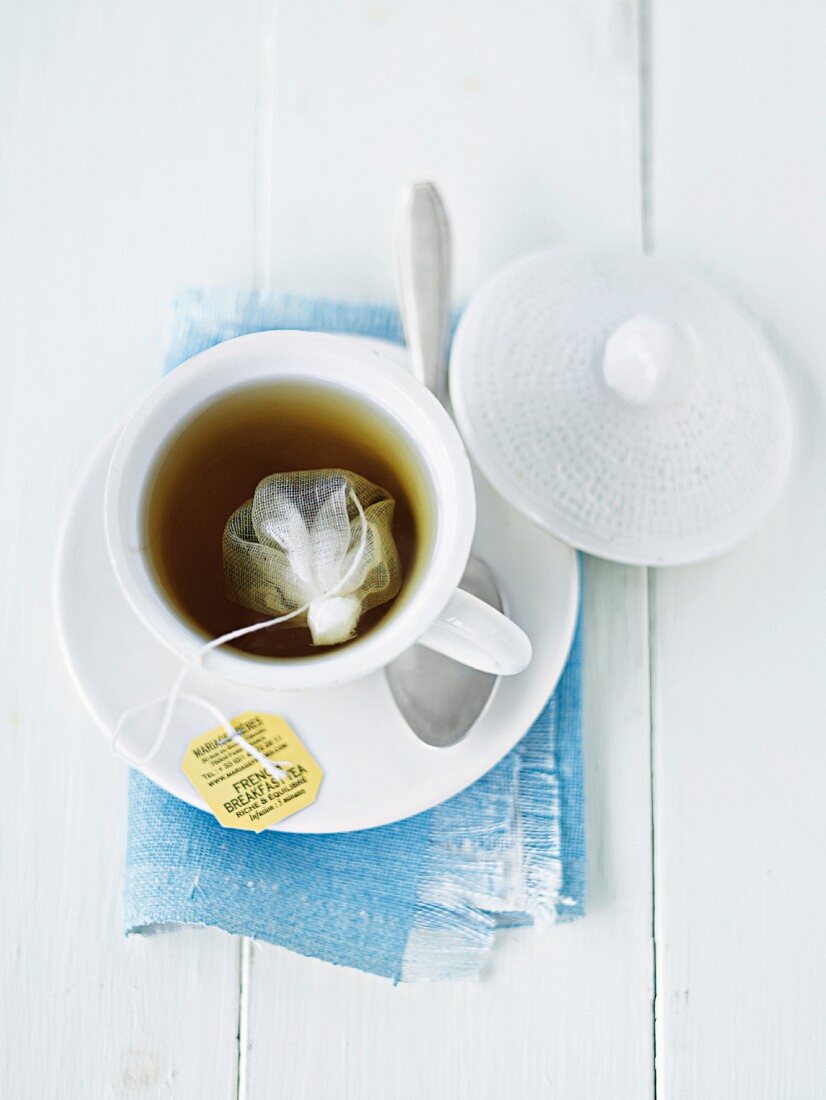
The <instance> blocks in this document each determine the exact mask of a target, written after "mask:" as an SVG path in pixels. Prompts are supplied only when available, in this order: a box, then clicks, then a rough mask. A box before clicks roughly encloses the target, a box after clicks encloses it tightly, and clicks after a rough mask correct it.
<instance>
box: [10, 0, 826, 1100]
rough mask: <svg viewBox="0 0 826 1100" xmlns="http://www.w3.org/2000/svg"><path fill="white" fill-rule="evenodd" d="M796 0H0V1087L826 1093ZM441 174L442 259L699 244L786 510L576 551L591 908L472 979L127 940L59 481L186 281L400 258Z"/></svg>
mask: <svg viewBox="0 0 826 1100" xmlns="http://www.w3.org/2000/svg"><path fill="white" fill-rule="evenodd" d="M824 56H826V9H824V7H823V5H822V4H818V3H817V2H816V0H790V2H789V3H787V4H777V3H773V2H770V0H749V2H748V3H746V2H745V0H716V2H712V0H576V2H574V0H510V2H508V3H506V2H505V0H475V2H471V0H438V2H437V0H384V2H380V0H376V2H372V0H360V2H356V0H339V2H334V0H293V2H287V0H283V2H277V0H260V3H259V2H256V0H118V2H117V3H115V2H114V0H108V2H107V0H64V2H63V3H59V2H58V0H6V3H5V4H3V5H2V7H0V150H1V152H0V157H1V158H2V169H1V170H0V263H1V264H2V267H1V268H0V272H1V273H0V347H2V370H1V373H0V387H2V389H1V390H0V418H1V423H2V431H0V449H1V450H2V466H1V467H0V469H2V475H0V476H2V496H0V515H2V516H3V520H4V523H3V531H2V537H1V538H0V546H2V567H1V568H0V585H1V586H2V589H1V591H2V614H0V629H2V637H3V643H2V644H3V649H2V652H3V662H2V724H0V731H2V732H1V733H0V736H2V739H3V741H2V743H3V746H4V751H3V768H2V796H1V797H0V830H1V832H0V859H1V860H2V866H1V867H0V921H2V928H1V929H0V931H1V932H2V934H1V935H0V957H2V972H0V998H2V1008H3V1014H2V1039H1V1041H0V1095H2V1096H3V1097H4V1098H8V1100H23V1098H29V1097H31V1098H37V1100H40V1098H43V1097H50V1098H51V1097H56V1098H57V1097H61V1098H62V1097H70V1098H75V1097H78V1098H84V1100H85V1098H87V1097H89V1098H91V1097H94V1098H97V1097H104V1096H116V1097H127V1096H128V1097H131V1096H141V1097H159V1096H175V1097H182V1098H185V1100H189V1098H193V1100H194V1098H197V1100H212V1098H213V1097H216V1098H217V1097H220V1098H231V1097H236V1096H237V1097H242V1098H244V1100H247V1098H252V1100H259V1098H261V1100H263V1098H265V1097H273V1096H277V1097H285V1098H290V1100H301V1098H313V1100H314V1098H323V1100H327V1098H335V1100H339V1098H342V1100H387V1098H391V1097H393V1098H395V1097H411V1098H412V1097H418V1096H420V1095H429V1096H435V1097H439V1098H442V1097H449V1098H461V1097H473V1098H479V1100H488V1098H489V1100H494V1098H496V1100H499V1098H500V1097H508V1098H509V1100H514V1098H529V1100H533V1098H538V1097H566V1098H577V1100H579V1098H588V1100H592V1098H593V1100H599V1098H607V1097H610V1098H611V1100H624V1098H633V1100H638V1098H646V1097H652V1096H654V1095H656V1096H657V1097H659V1098H660V1100H662V1098H665V1100H672V1098H690V1100H717V1098H720V1100H740V1098H743V1100H761V1098H767V1100H779V1098H794V1100H810V1098H812V1100H814V1098H819V1097H822V1096H823V1095H824V1094H826V1044H824V1042H823V1025H824V1016H825V1015H826V1012H825V1008H826V1004H825V1002H826V994H824V989H826V956H825V955H824V935H823V929H824V903H825V902H826V885H824V877H823V849H822V844H823V839H822V838H823V833H824V824H826V812H825V810H824V808H825V807H826V799H825V798H824V796H823V793H822V790H823V782H824V776H823V769H824V766H825V765H826V750H824V735H825V734H826V690H824V682H825V681H826V666H824V657H825V656H826V583H825V582H824V569H826V560H825V559H824V549H823V547H824V536H826V432H825V431H824V428H823V419H822V418H823V401H824V397H826V355H825V354H824V353H826V313H824V304H823V303H824V290H825V289H826V287H825V286H824V256H826V141H824V132H823V108H824V102H826V98H825V97H826V64H824ZM417 176H432V177H433V178H435V179H436V180H437V181H438V182H439V184H440V185H441V186H442V188H443V190H444V192H445V195H446V197H447V200H448V203H449V205H450V207H451V211H452V214H453V219H454V223H455V231H456V238H457V246H458V249H459V257H458V268H459V270H458V284H459V285H458V290H459V292H460V293H461V294H462V295H463V296H465V295H466V294H467V293H468V292H469V291H470V290H471V289H472V288H473V287H474V286H476V285H477V284H478V282H479V280H480V279H481V278H483V277H484V276H486V275H488V274H489V273H491V272H492V271H493V270H494V269H496V268H497V266H499V265H500V264H501V263H503V262H504V261H506V260H508V259H510V258H511V257H513V256H515V255H517V254H519V253H521V252H523V251H525V250H528V249H531V248H533V247H536V246H539V245H543V244H547V243H551V242H563V241H587V242H607V243H625V244H628V245H639V244H640V243H642V244H644V245H645V246H646V247H648V248H649V249H651V250H653V251H655V252H656V253H663V254H669V255H673V256H677V257H684V258H687V259H690V260H691V261H693V262H697V263H700V264H701V265H703V266H704V267H706V268H707V269H708V270H709V272H711V273H713V274H714V276H715V277H716V278H717V280H718V281H719V282H720V283H721V284H722V285H723V286H724V287H727V288H728V289H729V290H730V291H731V292H733V293H734V294H736V295H737V296H739V297H740V298H741V300H742V301H743V302H744V303H745V304H746V305H747V306H748V307H750V308H751V309H752V310H753V311H755V312H756V313H757V315H758V316H759V318H760V319H761V320H762V322H763V323H764V325H765V327H766V329H767V331H768V332H769V334H770V336H771V337H772V338H773V340H774V342H775V344H776V346H777V348H778V349H779V351H780V352H781V353H782V355H783V356H784V358H785V360H786V362H787V364H788V369H789V374H790V377H791V380H792V386H793V389H794V393H795V397H796V400H797V401H798V403H799V410H800V411H799V417H800V420H799V428H800V446H799V454H798V457H797V464H796V468H795V472H794V477H793V483H792V486H791V488H790V490H789V492H788V494H787V496H786V499H785V502H784V504H783V506H782V508H781V509H780V510H779V511H778V513H777V514H776V516H775V517H774V518H773V519H772V520H771V521H770V523H769V524H768V525H767V526H766V527H765V528H764V529H763V530H762V531H761V532H760V533H759V535H758V536H757V537H755V538H754V539H753V540H752V541H750V542H749V543H748V545H745V546H743V547H742V548H741V549H739V550H737V551H736V552H734V553H731V554H729V555H727V556H725V557H724V558H722V559H721V560H719V561H716V562H714V563H711V564H708V565H705V566H701V567H698V568H693V569H679V570H673V571H668V572H658V573H655V572H648V573H646V572H645V571H644V570H638V569H628V568H619V567H614V566H610V565H606V564H600V563H598V562H589V563H588V566H587V571H586V592H587V597H586V634H587V647H588V648H587V713H586V728H585V738H586V763H587V796H588V840H589V847H590V857H589V894H590V908H589V914H588V917H587V919H586V920H584V921H582V922H580V923H578V924H576V925H573V926H570V927H565V928H557V929H550V930H548V931H546V932H542V933H538V932H535V931H523V932H520V933H514V934H512V935H510V936H508V937H507V938H505V940H504V942H503V943H502V945H501V948H500V949H499V950H498V951H497V952H496V956H495V958H494V960H493V964H492V970H491V974H490V976H489V977H488V978H487V980H486V981H485V982H483V983H482V984H481V985H479V986H464V985H455V986H434V987H403V988H398V989H393V988H392V987H391V986H390V985H389V984H388V983H386V982H384V981H382V980H379V979H376V978H373V977H369V976H366V975H362V974H359V973H353V972H350V971H345V970H339V969H335V968H333V967H331V966H328V965H325V964H322V963H320V962H315V961H308V960H304V959H299V958H296V957H294V956H292V955H289V954H288V953H286V952H285V951H282V950H279V949H276V948H270V947H266V946H264V947H260V946H253V947H250V946H249V945H247V944H244V943H242V942H239V941H238V940H235V939H232V938H230V937H229V936H226V935H223V934H221V933H219V932H216V931H204V930H201V931H181V932H178V933H175V934H173V935H168V936H162V937H158V938H156V939H152V940H141V939H133V940H131V941H128V942H127V941H125V940H124V939H123V938H122V936H121V923H120V911H119V908H120V889H121V876H122V863H123V845H124V817H125V805H124V795H125V772H124V770H123V768H122V766H121V765H120V764H119V763H118V762H117V761H116V760H115V759H113V758H111V757H110V756H109V755H108V753H107V751H106V749H105V747H104V745H103V743H102V741H101V740H100V738H99V736H98V734H97V733H96V731H95V730H94V729H93V727H92V723H91V721H90V720H89V718H88V717H87V716H86V715H85V714H84V712H83V711H82V709H81V707H80V704H79V703H78V702H77V701H76V699H75V697H74V694H73V691H72V689H71V686H70V684H69V681H68V678H67V675H66V673H65V672H64V670H63V668H62V665H61V662H60V659H59V655H58V653H57V647H56V644H55V642H54V640H53V631H52V623H51V614H50V602H49V570H50V564H51V558H52V551H53V542H54V536H55V530H56V526H57V520H58V515H59V512H60V511H61V509H62V505H63V503H64V499H65V495H66V493H67V491H68V487H69V485H70V484H71V481H72V479H73V477H74V475H75V474H76V472H77V469H78V467H79V464H80V462H81V460H82V458H83V456H84V455H85V453H86V451H87V450H88V449H89V447H90V446H91V444H92V443H93V442H94V440H95V439H96V438H97V437H98V436H99V435H100V434H101V433H102V432H103V431H104V429H105V427H106V425H107V424H108V423H109V422H110V421H111V419H112V417H113V416H114V415H115V414H116V413H117V412H118V411H120V410H122V409H123V408H124V407H125V405H126V404H127V402H128V401H129V400H130V399H132V398H133V397H135V396H136V395H137V394H139V393H140V392H141V391H142V390H143V389H144V388H145V387H146V386H148V385H149V384H150V383H151V382H152V381H153V380H154V378H155V377H156V376H157V373H158V369H159V364H158V362H157V361H156V359H155V358H154V355H153V354H152V353H150V350H149V349H151V348H152V347H154V342H155V338H156V337H157V334H158V333H159V331H160V330H161V326H162V324H163V319H164V316H165V311H166V309H167V307H168V304H169V302H170V301H171V299H172V298H173V297H174V295H175V293H176V292H177V291H178V290H179V289H181V288H184V287H186V286H189V285H193V284H207V285H210V284H219V283H228V284H234V285H242V286H253V285H257V286H262V287H266V286H279V287H280V286H284V287H287V288H291V289H295V290H299V291H306V292H312V293H328V294H332V295H339V296H347V297H351V298H375V299H384V300H386V299H388V298H389V297H390V296H391V293H392V269H391V241H390V232H391V220H392V209H393V203H394V199H395V195H396V192H397V188H398V187H399V185H400V184H402V183H403V182H405V181H406V180H408V179H410V178H413V177H417Z"/></svg>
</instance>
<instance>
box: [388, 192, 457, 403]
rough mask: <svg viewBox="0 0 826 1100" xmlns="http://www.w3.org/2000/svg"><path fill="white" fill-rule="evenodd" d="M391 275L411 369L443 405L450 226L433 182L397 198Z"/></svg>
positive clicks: (447, 320) (448, 301) (448, 313)
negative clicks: (395, 282)
mask: <svg viewBox="0 0 826 1100" xmlns="http://www.w3.org/2000/svg"><path fill="white" fill-rule="evenodd" d="M396 273H397V278H398V285H399V302H400V304H401V314H402V325H403V326H404V335H405V339H406V341H407V347H408V350H409V352H410V359H411V362H412V366H413V373H414V374H415V375H416V377H417V378H418V379H419V381H420V382H422V383H423V384H424V385H425V386H427V388H428V389H429V390H432V392H433V393H435V394H436V396H437V397H438V398H439V400H440V401H441V402H443V403H444V401H445V396H446V386H445V381H446V375H447V364H446V355H447V339H448V331H449V327H450V228H449V225H448V220H447V212H446V211H445V207H444V203H443V202H442V199H441V196H440V195H439V192H438V191H437V189H436V186H435V184H433V183H429V182H419V183H413V184H411V185H410V186H409V187H407V188H406V189H405V191H404V193H403V194H402V197H401V200H400V202H399V207H398V213H397V219H396Z"/></svg>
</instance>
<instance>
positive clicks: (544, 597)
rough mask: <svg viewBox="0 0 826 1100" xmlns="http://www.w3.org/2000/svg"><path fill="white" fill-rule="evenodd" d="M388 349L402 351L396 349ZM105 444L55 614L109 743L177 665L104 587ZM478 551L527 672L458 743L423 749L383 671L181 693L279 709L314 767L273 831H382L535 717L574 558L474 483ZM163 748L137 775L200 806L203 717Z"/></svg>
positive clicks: (86, 484)
mask: <svg viewBox="0 0 826 1100" xmlns="http://www.w3.org/2000/svg"><path fill="white" fill-rule="evenodd" d="M394 354H396V355H399V350H398V349H394ZM113 446H114V437H113V438H112V439H110V440H108V441H107V442H106V443H105V444H104V445H103V446H102V447H101V448H100V449H99V451H98V452H97V454H96V455H95V456H94V457H93V458H92V460H91V461H90V462H89V464H88V465H87V467H86V469H85V470H84V472H83V474H82V475H81V478H80V481H79V483H78V485H77V487H76V489H75V492H74V494H73V496H72V499H71V501H70V503H69V508H68V511H67V515H66V519H65V522H64V526H63V531H62V534H61V537H60V540H59V543H58V551H57V561H56V570H55V608H56V616H57V623H58V632H59V636H60V641H61V645H62V648H63V652H64V655H65V657H66V661H67V664H68V666H69V670H70V672H71V674H72V677H73V679H74V681H75V684H76V686H77V689H78V692H79V693H80V696H81V698H82V699H83V701H84V703H85V705H86V707H87V708H88V710H89V711H90V713H91V715H92V717H93V718H94V719H95V721H96V722H97V724H98V725H99V726H100V728H101V729H102V730H103V732H104V734H105V735H106V737H107V739H109V740H110V741H111V737H112V731H113V729H114V727H115V725H116V723H117V721H118V719H119V717H120V715H121V714H122V712H123V711H124V710H126V709H127V708H128V707H133V706H137V705H138V704H140V703H143V702H147V701H148V700H150V699H154V698H156V697H158V696H162V695H164V694H165V693H166V692H167V691H168V690H169V688H170V686H171V684H172V681H173V680H174V678H175V675H176V673H177V672H178V669H179V667H180V665H179V662H178V661H177V660H176V658H175V657H174V655H173V654H172V653H170V652H169V650H167V649H166V648H165V647H164V646H163V645H162V644H161V643H160V642H159V641H158V640H157V639H156V638H155V637H154V636H153V635H152V634H150V633H149V632H148V631H147V630H146V629H145V627H143V626H142V624H141V623H140V622H139V620H138V619H137V618H136V617H135V615H134V614H133V612H132V611H131V609H130V608H129V607H128V605H127V603H126V601H125V599H124V597H123V596H122V595H121V592H120V589H119V588H118V586H117V583H116V581H115V577H114V574H113V572H112V569H111V566H110V564H109V559H108V555H107V551H106V544H105V539H104V533H103V487H104V480H105V474H106V469H107V465H108V462H109V456H110V454H111V451H112V448H113ZM477 492H478V505H479V507H478V525H477V534H476V540H475V543H474V548H475V552H476V553H477V554H478V555H479V556H480V557H482V558H483V559H484V560H485V561H487V562H488V564H489V565H490V566H491V568H492V569H493V571H494V573H495V574H496V577H497V579H498V581H499V583H500V586H501V588H502V591H503V594H504V597H505V602H506V606H507V607H508V609H509V613H510V615H511V616H512V617H513V618H514V619H515V620H516V622H518V623H519V625H520V626H522V627H523V629H524V630H525V631H526V632H527V633H528V635H529V637H530V638H531V641H532V642H533V647H534V657H533V661H532V663H531V665H530V667H529V668H528V669H527V670H526V671H525V672H523V673H521V674H520V675H519V676H511V677H507V678H505V679H502V680H501V681H500V682H499V684H498V686H497V688H496V691H495V692H494V695H493V697H492V699H491V701H490V704H489V705H488V707H487V709H486V710H485V712H484V713H483V715H482V716H481V718H480V719H479V721H478V722H477V724H476V725H475V726H474V728H473V729H472V730H471V731H470V732H469V734H468V735H467V737H466V738H465V739H464V740H463V741H461V742H459V744H458V745H454V746H453V747H452V748H449V749H435V748H431V747H429V746H428V745H425V744H423V743H422V742H421V741H419V740H418V738H417V737H416V736H415V735H414V734H413V732H412V731H411V730H410V729H409V727H408V726H407V724H406V723H405V722H404V720H403V719H402V718H401V716H400V714H399V712H398V710H397V709H396V706H395V703H394V702H393V698H392V696H391V694H390V689H389V688H388V686H387V681H386V679H385V676H384V673H375V674H374V675H372V676H369V677H367V678H365V679H363V680H360V681H358V682H356V683H351V684H347V685H345V686H342V687H336V688H329V689H325V690H323V691H315V692H289V693H279V694H276V693H274V692H268V691H261V690H257V689H252V688H246V687H241V686H238V685H236V684H232V683H229V682H227V681H225V680H222V679H219V678H218V677H216V676H215V675H214V674H213V675H210V674H208V673H206V672H203V671H197V672H193V673H191V674H190V675H189V676H188V677H187V679H186V681H185V686H184V690H185V691H186V692H187V693H190V694H193V695H202V696H204V697H205V698H207V699H209V700H210V702H213V703H214V704H215V705H217V706H218V707H220V708H221V709H222V710H223V712H224V713H225V714H226V715H227V716H229V717H232V716H234V715H237V714H241V713H243V712H244V711H246V710H261V711H264V712H266V713H272V714H281V715H283V716H284V717H285V718H286V719H287V721H288V722H289V723H290V724H291V725H292V726H293V727H294V729H295V730H296V731H297V733H298V734H299V736H300V737H301V739H302V740H303V741H304V743H305V744H306V745H307V747H308V748H309V750H310V751H311V752H312V754H313V755H314V756H315V757H316V759H317V760H318V761H319V763H320V764H321V766H322V767H323V769H324V780H323V782H322V785H321V790H320V792H319V796H318V799H317V801H316V802H315V803H314V804H313V805H312V806H309V807H308V808H307V809H306V810H302V811H301V812H300V813H297V814H295V815H294V816H293V817H288V818H287V819H286V820H285V821H283V822H281V823H280V824H279V825H276V826H274V827H275V828H276V829H278V830H280V831H283V832H292V833H330V832H348V831H350V830H353V829H367V828H371V827H373V826H377V825H386V824H388V823H390V822H392V821H399V820H401V819H403V818H405V817H410V816H411V815H413V814H416V813H420V812H421V811H423V810H427V809H429V808H430V807H431V806H435V805H437V804H438V803H439V802H442V801H444V800H445V799H446V798H449V797H450V796H451V795H454V794H456V793H457V792H458V791H460V790H462V789H463V788H465V787H467V786H468V785H469V784H471V783H473V782H474V781H475V780H476V779H478V778H479V777H480V776H481V775H484V773H485V772H486V771H488V770H489V769H490V768H491V767H493V765H494V764H496V763H497V761H499V760H500V759H501V758H502V757H503V756H504V755H505V754H506V753H507V752H508V751H509V750H510V749H511V748H512V747H513V746H514V745H515V744H516V742H517V741H518V740H519V739H520V737H521V736H522V735H523V734H524V733H525V731H526V730H527V729H528V727H529V726H530V725H531V723H532V722H533V721H534V719H535V718H536V716H537V715H538V714H539V712H540V710H541V709H542V707H543V705H544V703H545V702H546V700H547V698H548V696H549V695H550V693H551V692H552V691H553V689H554V687H555V686H556V683H557V681H558V679H559V677H560V675H561V673H562V669H563V668H564V665H565V660H566V658H567V655H568V650H569V648H570V644H571V639H572V637H573V632H574V627H575V624H576V611H577V602H578V595H579V578H578V570H577V563H576V555H575V552H574V551H573V550H572V549H571V548H570V547H568V546H565V545H563V544H562V543H561V542H558V541H557V540H556V539H554V538H553V537H552V536H550V535H548V534H546V533H545V532H543V531H540V530H539V528H537V527H535V526H534V525H533V524H532V523H530V522H529V521H528V520H526V519H524V518H523V517H522V516H521V515H519V513H517V512H516V511H515V510H514V509H513V508H511V507H510V506H509V505H507V504H506V503H505V502H504V501H503V500H502V498H501V497H499V496H498V495H497V494H496V493H495V492H494V491H493V489H491V488H490V487H489V486H488V485H487V484H486V483H484V482H482V481H481V479H477ZM175 715H176V716H175V722H174V723H173V727H172V729H171V730H170V733H169V735H168V737H167V739H166V742H165V744H164V745H163V746H162V748H161V749H160V750H159V752H158V753H157V755H156V756H155V757H154V759H153V760H152V761H151V763H150V765H148V766H147V767H146V768H145V769H143V770H144V772H145V774H146V775H147V776H148V777H149V778H150V779H151V780H153V781H154V782H155V783H157V784H158V785H159V786H161V787H163V788H164V789H165V790H167V791H169V792H170V794H173V795H176V796H177V797H178V798H182V799H183V800H184V801H186V802H189V803H190V804H191V805H193V806H197V807H198V808H199V809H205V804H204V803H203V802H202V800H201V799H200V797H199V796H198V794H197V793H196V792H195V790H194V789H193V788H192V787H191V786H190V785H189V781H188V780H187V779H186V777H185V776H184V774H183V772H182V771H181V769H180V762H181V758H182V756H183V753H184V749H185V747H186V745H187V744H188V742H189V741H190V740H191V739H192V738H193V737H195V736H196V735H197V734H199V733H203V732H206V729H207V728H209V725H210V720H209V718H206V719H205V718H204V712H203V711H201V710H198V709H197V708H195V707H194V706H192V705H190V704H187V703H185V702H181V703H179V704H178V708H177V709H176V712H175Z"/></svg>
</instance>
